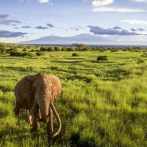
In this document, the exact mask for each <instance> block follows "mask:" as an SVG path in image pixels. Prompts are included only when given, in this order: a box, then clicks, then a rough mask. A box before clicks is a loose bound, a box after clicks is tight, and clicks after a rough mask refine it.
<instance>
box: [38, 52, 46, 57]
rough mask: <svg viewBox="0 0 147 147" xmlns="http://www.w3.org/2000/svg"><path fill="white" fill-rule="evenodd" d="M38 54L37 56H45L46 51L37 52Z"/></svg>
mask: <svg viewBox="0 0 147 147" xmlns="http://www.w3.org/2000/svg"><path fill="white" fill-rule="evenodd" d="M36 55H37V56H43V55H44V53H42V52H37V53H36Z"/></svg>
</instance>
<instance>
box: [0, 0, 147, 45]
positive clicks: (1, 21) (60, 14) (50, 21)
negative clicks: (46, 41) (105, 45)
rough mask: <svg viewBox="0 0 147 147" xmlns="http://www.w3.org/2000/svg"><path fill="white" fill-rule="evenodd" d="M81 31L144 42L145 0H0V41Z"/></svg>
mask: <svg viewBox="0 0 147 147" xmlns="http://www.w3.org/2000/svg"><path fill="white" fill-rule="evenodd" d="M82 33H90V34H92V35H97V36H100V37H101V38H104V39H105V40H107V41H109V42H110V41H111V42H117V43H118V44H119V43H120V44H132V43H135V44H138V45H147V0H0V42H6V43H17V42H22V41H28V40H34V39H38V38H41V37H45V36H62V37H65V36H66V37H67V36H75V35H78V34H82Z"/></svg>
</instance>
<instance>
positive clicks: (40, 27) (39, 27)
mask: <svg viewBox="0 0 147 147" xmlns="http://www.w3.org/2000/svg"><path fill="white" fill-rule="evenodd" d="M36 29H43V30H45V29H48V27H43V26H37V27H36Z"/></svg>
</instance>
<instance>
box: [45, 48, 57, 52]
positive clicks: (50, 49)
mask: <svg viewBox="0 0 147 147" xmlns="http://www.w3.org/2000/svg"><path fill="white" fill-rule="evenodd" d="M47 50H48V51H50V52H54V51H55V50H54V48H53V47H48V49H47Z"/></svg>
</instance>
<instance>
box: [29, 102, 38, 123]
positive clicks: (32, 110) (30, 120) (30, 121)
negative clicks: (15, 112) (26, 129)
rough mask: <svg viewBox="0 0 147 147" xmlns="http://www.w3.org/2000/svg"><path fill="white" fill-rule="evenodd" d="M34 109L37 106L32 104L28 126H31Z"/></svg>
mask: <svg viewBox="0 0 147 147" xmlns="http://www.w3.org/2000/svg"><path fill="white" fill-rule="evenodd" d="M36 107H37V104H35V103H34V104H33V106H32V108H31V110H30V114H29V116H28V123H29V124H30V125H32V115H33V114H34V112H35V109H36Z"/></svg>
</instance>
